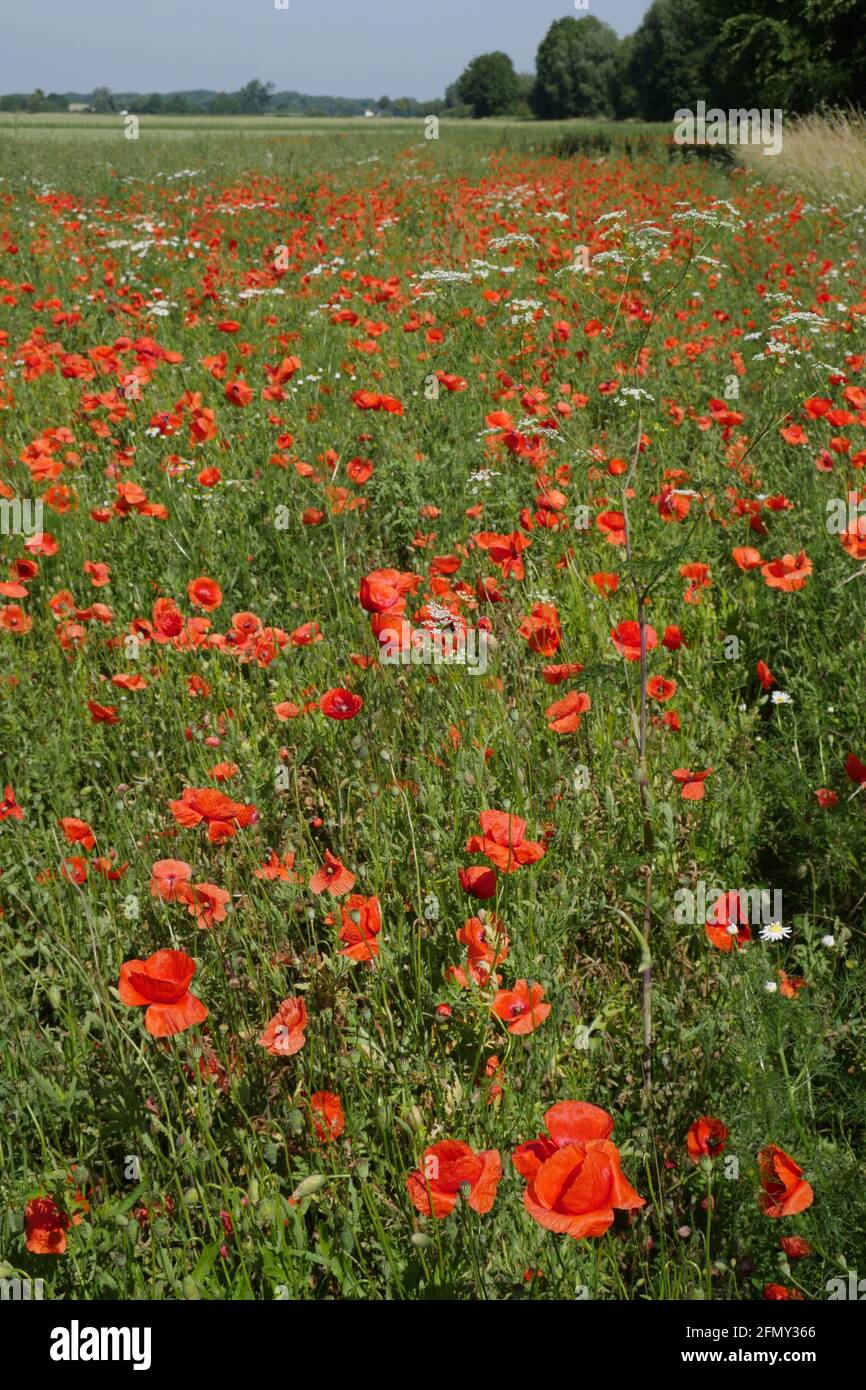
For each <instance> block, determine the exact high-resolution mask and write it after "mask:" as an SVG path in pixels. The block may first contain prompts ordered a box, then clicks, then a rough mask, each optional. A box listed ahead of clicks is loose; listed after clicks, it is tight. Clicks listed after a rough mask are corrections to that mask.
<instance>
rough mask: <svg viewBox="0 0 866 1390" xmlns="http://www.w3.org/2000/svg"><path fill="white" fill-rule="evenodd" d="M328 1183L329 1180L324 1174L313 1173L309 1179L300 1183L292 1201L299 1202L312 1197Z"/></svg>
mask: <svg viewBox="0 0 866 1390" xmlns="http://www.w3.org/2000/svg"><path fill="white" fill-rule="evenodd" d="M327 1181H328V1179H327V1178H326V1177H324V1176H323V1174H322V1173H311V1174H310V1176H309V1177H308V1178H304V1179H303V1180H302V1181H301V1182H299V1183H298V1185H297V1187H296V1188H295V1190H294V1192H293V1193H292V1200H293V1201H295V1202H299V1201H300V1200H301V1198H302V1197H311V1196H312V1195H313V1193H314V1192H318V1191H319V1189H320V1188H322V1187H324V1186H325V1183H326V1182H327Z"/></svg>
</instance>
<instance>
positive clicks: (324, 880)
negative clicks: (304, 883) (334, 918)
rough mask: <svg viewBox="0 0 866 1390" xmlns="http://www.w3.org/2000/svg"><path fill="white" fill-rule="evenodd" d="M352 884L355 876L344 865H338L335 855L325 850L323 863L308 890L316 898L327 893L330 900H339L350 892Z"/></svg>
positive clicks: (311, 880)
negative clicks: (329, 895)
mask: <svg viewBox="0 0 866 1390" xmlns="http://www.w3.org/2000/svg"><path fill="white" fill-rule="evenodd" d="M354 884H355V875H354V874H353V873H352V872H351V870H350V869H347V868H346V866H345V864H341V863H340V860H339V859H338V858H337V856H336V855H335V854H332V853H331V851H330V850H329V849H326V850H325V862H324V864H323V865H322V867H321V868H320V869H317V870H316V872H315V873H314V874H313V876H312V878H311V879H310V883H309V889H310V892H311V893H315V894H316V895H317V896H318V894H319V893H325V892H328V893H330V894H331V897H332V898H341V897H342V896H343V894H344V893H349V892H351V890H352V888H353V887H354Z"/></svg>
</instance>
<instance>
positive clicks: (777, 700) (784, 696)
mask: <svg viewBox="0 0 866 1390" xmlns="http://www.w3.org/2000/svg"><path fill="white" fill-rule="evenodd" d="M770 699H771V700H772V701H773V704H774V705H792V704H793V703H794V697H793V695H789V694H788V692H787V691H786V690H774V691H773V693H772V695H771V696H770Z"/></svg>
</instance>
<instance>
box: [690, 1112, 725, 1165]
mask: <svg viewBox="0 0 866 1390" xmlns="http://www.w3.org/2000/svg"><path fill="white" fill-rule="evenodd" d="M727 1139H728V1131H727V1128H726V1126H725V1125H723V1124H722V1122H721V1120H716V1119H714V1118H713V1116H712V1115H701V1116H700V1117H699V1118H698V1119H697V1120H695V1122H694V1124H693V1125H691V1126H690V1127H689V1132H688V1134H687V1136H686V1148H687V1149H688V1152H689V1158H690V1159H691V1160H692V1163H698V1162H700V1160H701V1159H702V1158H704V1157H706V1158H716V1157H717V1156H718V1155H719V1154H720V1153H722V1152H723V1150H724V1147H725V1144H726V1143H727Z"/></svg>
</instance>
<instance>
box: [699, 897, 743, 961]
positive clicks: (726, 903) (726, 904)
mask: <svg viewBox="0 0 866 1390" xmlns="http://www.w3.org/2000/svg"><path fill="white" fill-rule="evenodd" d="M706 933H707V936H708V938H709V940H710V941H711V942H712V944H713V945H714V946H717V947H718V949H719V950H720V951H732V950H733V949H734V947H735V946H736V947H737V949H738V950H742V948H743V947H744V946H745V945H746V943H747V942H749V941H751V939H752V933H751V931H750V930H749V927H748V918H747V916H746V913H745V910H744V908H743V902H742V899H741V898H740V895H739V893H737V892H733V893H723V894H722V896H721V897H720V898H717V899H716V902H715V904H714V906H713V909H712V911H711V913H710V915H709V917H708V918H707V922H706Z"/></svg>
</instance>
